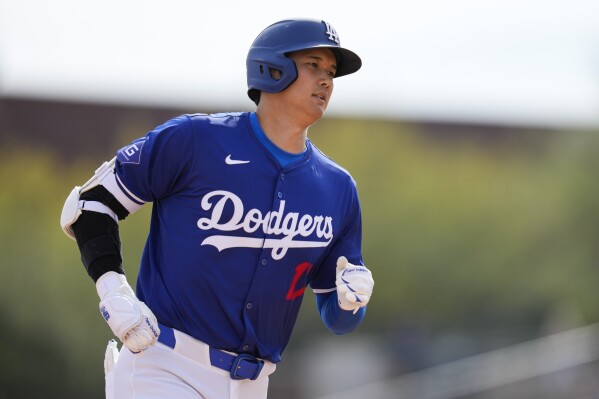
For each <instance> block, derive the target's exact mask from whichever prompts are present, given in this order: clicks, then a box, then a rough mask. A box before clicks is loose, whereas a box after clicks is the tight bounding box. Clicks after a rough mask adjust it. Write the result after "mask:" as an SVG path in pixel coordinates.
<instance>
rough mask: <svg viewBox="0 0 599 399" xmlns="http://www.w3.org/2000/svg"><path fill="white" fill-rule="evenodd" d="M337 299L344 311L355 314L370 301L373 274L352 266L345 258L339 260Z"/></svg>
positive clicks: (364, 268) (363, 268) (360, 267)
mask: <svg viewBox="0 0 599 399" xmlns="http://www.w3.org/2000/svg"><path fill="white" fill-rule="evenodd" d="M336 284H337V297H338V298H339V306H340V307H341V309H343V310H352V311H353V312H354V314H356V313H357V312H358V310H359V309H360V308H362V307H364V306H366V304H368V301H369V300H370V296H371V295H372V289H373V288H374V280H373V279H372V273H371V272H370V270H368V269H367V268H366V267H364V266H356V265H352V264H351V263H349V262H348V261H347V258H346V257H345V256H340V257H339V259H337V280H336Z"/></svg>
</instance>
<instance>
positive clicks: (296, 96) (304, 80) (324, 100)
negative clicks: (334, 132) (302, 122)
mask: <svg viewBox="0 0 599 399" xmlns="http://www.w3.org/2000/svg"><path fill="white" fill-rule="evenodd" d="M289 57H290V58H291V59H293V61H294V62H295V65H296V67H297V79H296V80H295V82H293V83H292V84H291V85H290V86H289V87H288V88H287V89H285V90H284V91H283V92H281V94H282V95H283V98H284V101H286V102H287V104H286V105H287V106H288V107H292V108H289V109H294V110H297V111H302V112H303V113H304V114H305V115H306V116H307V117H309V118H311V119H314V121H316V120H318V119H320V118H322V116H323V115H324V112H325V110H326V109H327V106H328V104H329V100H330V99H331V95H332V94H333V77H334V76H335V73H336V71H337V60H336V59H335V55H334V54H333V52H332V51H331V50H330V49H328V48H317V49H308V50H301V51H296V52H294V53H291V54H290V55H289ZM312 123H313V122H312Z"/></svg>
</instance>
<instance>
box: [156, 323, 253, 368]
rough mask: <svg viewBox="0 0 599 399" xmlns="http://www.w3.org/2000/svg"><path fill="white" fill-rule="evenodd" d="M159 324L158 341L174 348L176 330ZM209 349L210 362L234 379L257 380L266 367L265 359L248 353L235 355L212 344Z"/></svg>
mask: <svg viewBox="0 0 599 399" xmlns="http://www.w3.org/2000/svg"><path fill="white" fill-rule="evenodd" d="M158 326H159V327H160V335H159V336H158V342H160V343H162V344H164V345H166V346H168V347H170V348H173V349H174V348H175V345H176V344H177V340H176V339H175V332H174V330H173V329H172V328H171V327H167V326H165V325H164V324H161V323H158ZM209 349H210V350H209V353H210V364H211V365H213V366H214V367H218V368H219V369H221V370H225V371H228V372H229V374H230V375H231V378H232V379H234V380H248V379H249V380H255V379H257V378H258V376H259V375H260V372H261V371H262V367H264V360H261V359H258V358H256V357H254V356H252V355H249V354H247V353H240V354H239V355H233V354H230V353H227V352H224V351H221V350H219V349H215V348H212V347H210V346H209Z"/></svg>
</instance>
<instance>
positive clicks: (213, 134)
mask: <svg viewBox="0 0 599 399" xmlns="http://www.w3.org/2000/svg"><path fill="white" fill-rule="evenodd" d="M360 67H361V60H360V58H359V57H358V56H357V55H356V54H355V53H353V52H351V51H349V50H347V49H345V48H343V47H341V46H340V42H339V35H338V34H337V32H336V31H335V29H334V28H333V27H332V26H331V25H330V24H329V23H327V22H324V21H319V20H308V19H305V20H304V19H298V20H285V21H280V22H277V23H275V24H273V25H270V26H269V27H267V28H266V29H265V30H264V31H262V32H261V33H260V34H259V35H258V36H257V38H256V39H255V41H254V42H253V44H252V46H251V48H250V49H249V52H248V55H247V82H248V95H249V97H250V99H251V100H252V101H254V102H255V104H256V105H257V109H256V111H255V112H229V113H221V114H213V115H207V114H188V115H181V116H178V117H175V118H173V119H171V120H169V121H166V122H165V123H164V124H162V125H160V126H157V127H156V128H154V129H153V130H152V131H150V132H149V133H147V134H146V135H145V136H143V137H141V138H139V139H137V140H135V141H133V142H132V143H130V144H128V145H126V146H125V147H123V148H121V149H120V150H118V151H117V153H116V156H115V158H114V159H112V160H111V161H109V162H105V163H104V164H103V165H102V166H100V168H98V170H96V172H95V174H94V176H93V177H92V178H91V179H90V180H89V181H88V182H87V183H85V184H84V185H82V186H80V187H79V186H77V187H75V188H74V189H73V191H72V192H71V194H70V195H69V196H68V198H67V200H66V202H65V205H64V208H63V212H62V215H61V225H62V228H63V230H64V231H65V233H66V234H67V235H68V236H69V237H71V238H73V239H76V241H77V244H78V247H79V250H80V253H81V260H82V262H83V264H84V266H85V268H86V270H87V272H88V274H89V275H90V277H91V278H92V279H93V281H94V282H95V284H96V288H97V292H98V295H99V297H100V305H99V307H100V312H101V314H102V316H103V317H104V319H105V320H106V322H107V323H108V325H109V326H110V328H111V330H112V331H113V332H114V334H115V335H116V336H117V337H118V338H119V339H120V340H121V341H122V343H123V346H122V347H121V350H120V352H119V351H118V350H117V349H116V342H114V341H113V342H111V343H109V346H108V348H107V353H106V360H105V371H106V395H107V397H108V398H148V399H149V398H178V399H188V398H189V399H191V398H196V399H197V398H204V399H222V398H231V399H233V398H235V399H262V398H265V397H266V396H267V389H268V380H269V375H270V374H271V373H273V372H274V370H275V368H276V364H277V363H278V362H279V361H280V360H281V354H282V353H283V351H284V349H285V347H286V346H287V343H288V342H289V338H290V335H291V332H292V330H293V326H294V324H295V321H296V318H297V315H298V312H299V309H300V304H301V302H302V298H303V295H304V290H305V288H306V287H307V286H308V285H309V286H310V287H311V288H312V290H313V291H314V293H315V295H316V303H317V307H318V312H319V314H320V316H321V318H322V320H323V322H324V324H325V325H326V326H327V327H328V328H329V329H330V330H332V331H333V332H334V333H336V334H344V333H348V332H351V331H352V330H354V329H355V328H356V327H357V326H358V325H359V323H360V322H361V321H362V320H363V318H364V315H365V312H366V305H367V303H368V301H369V299H370V297H371V294H372V290H373V286H374V281H373V279H372V275H371V272H370V271H369V270H368V269H367V268H366V267H365V266H364V263H363V259H362V252H361V235H362V222H361V211H360V203H359V200H358V194H357V190H356V185H355V182H354V180H353V179H352V177H351V176H350V174H349V173H348V172H347V171H346V170H344V169H343V168H341V167H340V166H338V165H337V164H336V163H335V162H333V161H332V160H331V159H329V158H327V157H326V156H325V155H324V154H323V153H322V152H320V151H319V150H318V149H317V148H316V147H315V146H314V144H313V143H312V142H311V141H310V140H309V139H308V137H307V132H308V129H309V127H310V126H311V125H313V124H314V123H316V122H317V121H318V120H320V119H321V118H322V117H323V115H324V113H325V110H326V108H327V105H328V103H329V100H330V99H331V94H332V91H333V80H334V79H333V78H335V77H339V76H343V75H348V74H351V73H354V72H356V71H357V70H358V69H359V68H360ZM147 202H152V203H153V209H152V217H151V224H150V230H149V234H148V238H147V241H146V245H145V248H144V251H143V255H142V258H141V264H140V270H139V274H138V276H137V285H136V287H137V289H136V292H134V291H133V290H132V288H131V286H130V285H129V283H128V279H127V277H126V276H125V273H124V270H123V266H122V259H121V241H120V238H119V229H118V221H120V220H123V219H125V218H126V217H127V215H129V214H132V213H134V212H135V211H137V210H138V209H140V207H142V206H143V205H144V204H145V203H147Z"/></svg>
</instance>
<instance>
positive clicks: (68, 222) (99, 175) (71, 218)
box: [60, 157, 118, 240]
mask: <svg viewBox="0 0 599 399" xmlns="http://www.w3.org/2000/svg"><path fill="white" fill-rule="evenodd" d="M115 162H116V157H114V158H112V159H111V160H110V161H107V162H104V163H103V164H102V166H100V167H99V168H98V169H97V170H96V172H95V173H94V176H93V177H92V178H91V179H89V180H88V181H87V182H86V183H85V184H84V185H83V186H76V187H75V188H73V190H72V191H71V193H70V194H69V196H68V197H67V199H66V201H65V203H64V205H63V208H62V214H61V216H60V226H61V227H62V230H63V231H64V233H65V234H66V235H67V236H68V237H70V238H71V239H73V240H75V234H74V232H73V229H72V227H71V226H72V225H73V223H75V222H76V221H77V219H79V216H81V213H82V212H83V211H84V210H87V211H93V212H99V213H104V214H106V215H109V216H110V217H111V218H113V219H114V220H115V221H118V217H117V215H116V213H115V212H114V211H113V210H112V209H110V208H109V207H108V206H106V205H105V204H103V203H102V202H99V201H85V200H81V199H80V197H81V194H83V193H84V192H86V191H89V190H91V189H92V188H94V187H96V186H98V185H101V184H102V182H103V181H105V180H106V179H107V178H109V177H110V176H111V175H113V174H114V165H115Z"/></svg>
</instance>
